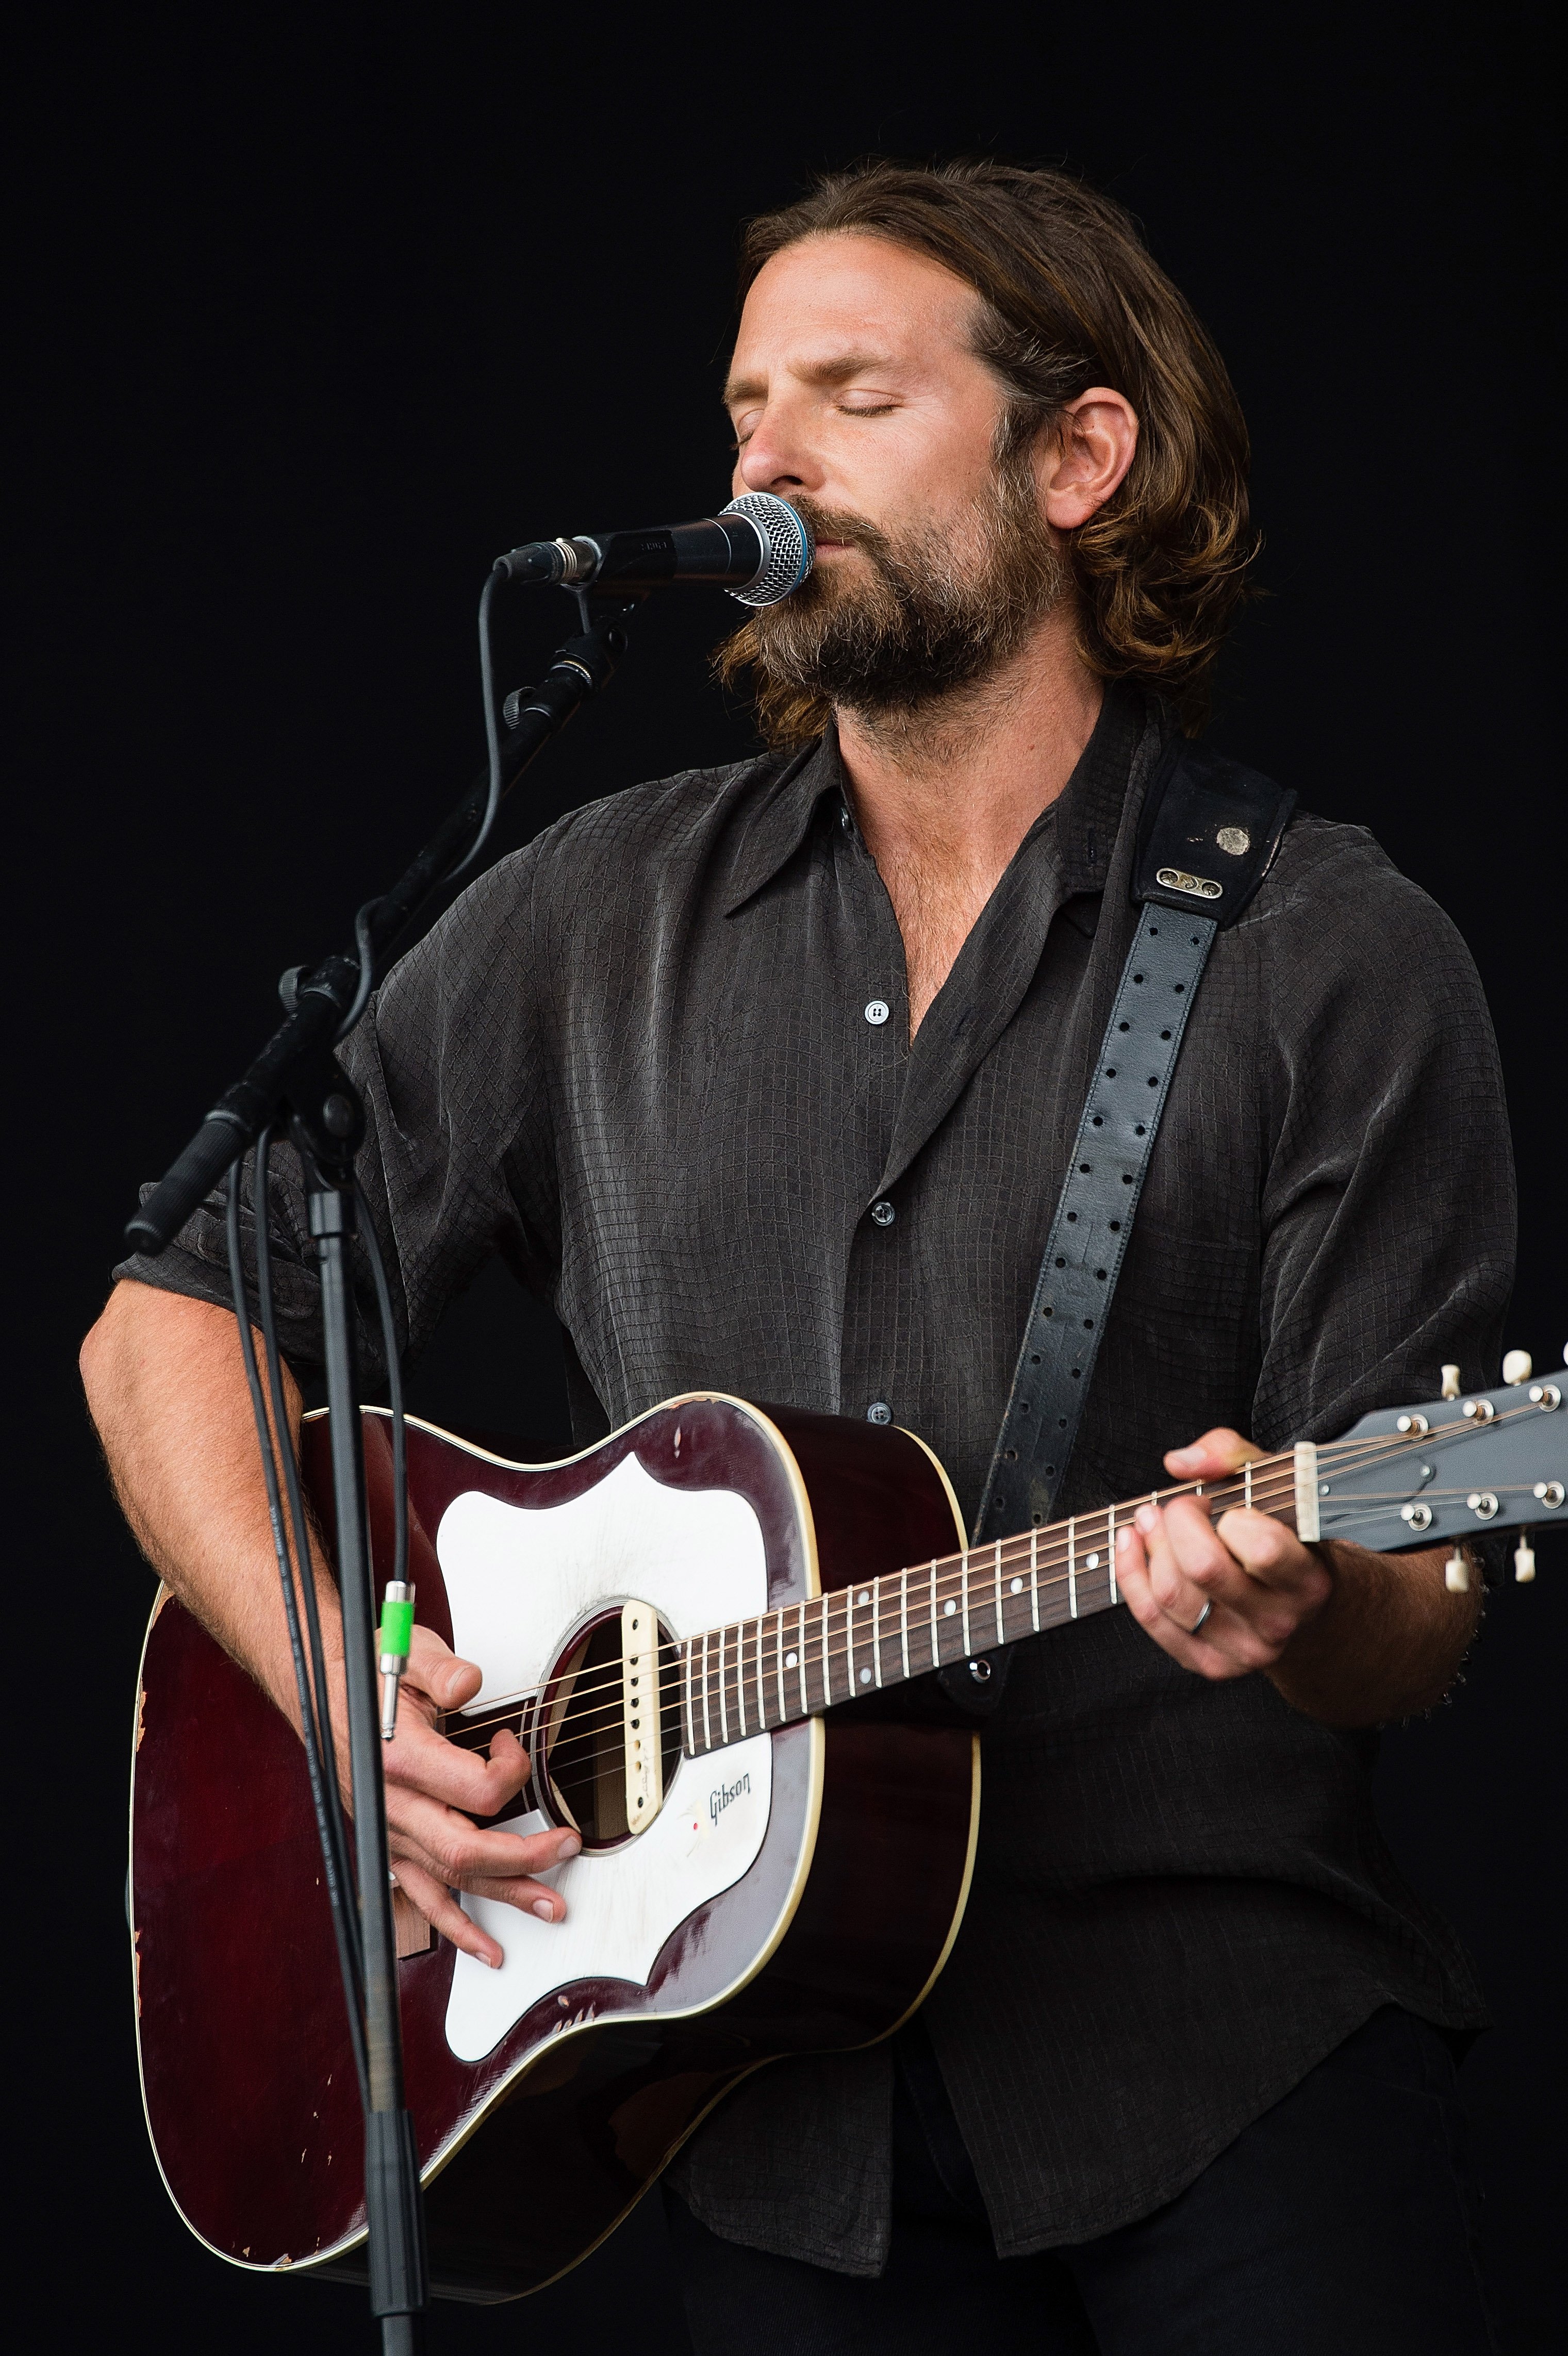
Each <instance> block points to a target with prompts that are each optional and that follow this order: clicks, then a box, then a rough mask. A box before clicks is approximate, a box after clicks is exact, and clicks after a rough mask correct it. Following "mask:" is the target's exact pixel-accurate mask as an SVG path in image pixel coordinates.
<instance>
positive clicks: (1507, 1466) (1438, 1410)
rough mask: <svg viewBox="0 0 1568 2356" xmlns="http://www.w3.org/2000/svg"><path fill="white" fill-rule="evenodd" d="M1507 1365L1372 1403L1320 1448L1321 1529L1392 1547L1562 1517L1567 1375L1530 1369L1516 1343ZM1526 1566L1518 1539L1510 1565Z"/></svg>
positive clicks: (1566, 1503) (1449, 1372)
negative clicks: (1495, 1372) (1487, 1382)
mask: <svg viewBox="0 0 1568 2356" xmlns="http://www.w3.org/2000/svg"><path fill="white" fill-rule="evenodd" d="M1444 1371H1445V1377H1449V1376H1455V1375H1456V1370H1455V1369H1451V1368H1445V1370H1444ZM1504 1371H1505V1373H1506V1374H1509V1375H1511V1376H1516V1377H1518V1379H1515V1380H1513V1381H1510V1382H1505V1383H1504V1384H1502V1385H1501V1386H1499V1388H1498V1389H1496V1390H1483V1391H1466V1392H1460V1391H1459V1388H1458V1384H1457V1381H1456V1379H1452V1380H1450V1379H1445V1384H1444V1388H1445V1393H1447V1394H1448V1396H1445V1398H1438V1399H1427V1400H1424V1401H1423V1403H1422V1404H1421V1405H1420V1406H1419V1407H1407V1408H1378V1409H1376V1410H1375V1411H1374V1412H1373V1413H1372V1414H1371V1415H1364V1416H1363V1417H1362V1418H1361V1419H1360V1423H1358V1424H1355V1425H1353V1426H1352V1428H1351V1429H1350V1430H1349V1431H1348V1432H1346V1434H1345V1435H1344V1438H1343V1439H1342V1440H1335V1441H1333V1442H1332V1443H1331V1444H1330V1445H1329V1446H1328V1447H1324V1448H1320V1449H1319V1450H1318V1451H1317V1521H1318V1528H1319V1532H1320V1534H1321V1536H1322V1537H1325V1538H1349V1539H1353V1540H1354V1541H1355V1543H1356V1544H1357V1545H1359V1546H1364V1547H1372V1548H1374V1549H1375V1550H1376V1551H1377V1552H1378V1553H1380V1554H1393V1553H1397V1552H1398V1551H1400V1549H1401V1548H1409V1547H1430V1546H1436V1545H1440V1544H1441V1543H1442V1542H1443V1541H1445V1540H1446V1539H1452V1540H1454V1541H1455V1542H1456V1545H1457V1544H1458V1543H1459V1542H1461V1541H1463V1540H1464V1539H1466V1538H1476V1537H1484V1536H1485V1535H1486V1533H1487V1532H1488V1530H1506V1529H1522V1528H1529V1527H1531V1526H1542V1527H1545V1526H1550V1525H1551V1524H1552V1523H1554V1522H1562V1523H1563V1525H1564V1526H1568V1404H1565V1401H1568V1376H1564V1375H1563V1374H1562V1373H1561V1372H1559V1373H1557V1374H1554V1375H1550V1376H1544V1377H1542V1378H1541V1379H1540V1380H1532V1379H1531V1366H1530V1361H1529V1359H1528V1358H1527V1357H1526V1356H1525V1355H1524V1353H1523V1352H1522V1351H1510V1352H1509V1356H1508V1358H1507V1359H1506V1360H1505V1361H1504ZM1534 1570H1535V1558H1534V1555H1533V1553H1532V1552H1531V1548H1530V1547H1529V1544H1528V1542H1521V1544H1520V1549H1519V1552H1518V1554H1517V1555H1516V1557H1515V1572H1516V1576H1517V1577H1519V1578H1520V1579H1531V1578H1533V1576H1534ZM1453 1583H1454V1584H1456V1585H1458V1584H1461V1583H1462V1581H1461V1580H1459V1579H1457V1578H1456V1580H1454V1581H1453Z"/></svg>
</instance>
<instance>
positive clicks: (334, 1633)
mask: <svg viewBox="0 0 1568 2356" xmlns="http://www.w3.org/2000/svg"><path fill="white" fill-rule="evenodd" d="M259 1347H260V1344H259V1343H258V1348H259ZM81 1372H82V1380H83V1382H84V1384H85V1386H86V1389H87V1398H88V1405H89V1407H90V1408H91V1412H92V1419H93V1421H94V1423H95V1424H96V1425H97V1427H98V1433H99V1437H100V1439H101V1441H102V1443H103V1452H104V1454H105V1456H106V1457H107V1459H108V1462H109V1470H110V1473H111V1476H112V1480H113V1483H114V1487H115V1491H116V1494H118V1496H119V1499H120V1503H121V1505H122V1507H123V1511H124V1514H125V1517H126V1519H127V1521H128V1522H129V1523H130V1525H131V1527H132V1529H133V1531H134V1532H135V1535H136V1538H137V1541H138V1543H139V1544H140V1546H141V1547H142V1551H143V1553H144V1555H145V1556H146V1558H147V1559H148V1561H149V1562H150V1563H151V1564H152V1565H153V1568H154V1569H155V1570H156V1571H157V1572H158V1573H159V1575H160V1577H161V1578H162V1579H164V1580H165V1581H166V1583H167V1584H168V1586H169V1587H170V1588H171V1589H172V1590H174V1592H175V1593H176V1595H177V1596H178V1597H179V1599H180V1601H181V1602H182V1603H184V1604H186V1605H187V1607H188V1608H189V1610H190V1611H192V1612H195V1614H196V1616H197V1619H199V1620H200V1621H201V1622H203V1624H204V1625H205V1626H206V1627H207V1628H208V1629H209V1630H210V1631H211V1633H212V1634H213V1635H214V1636H215V1637H216V1638H217V1639H218V1642H219V1644H221V1645H222V1646H223V1647H224V1649H225V1651H226V1652H229V1653H231V1654H232V1655H233V1656H234V1658H235V1659H236V1660H237V1661H240V1663H242V1664H243V1665H244V1666H245V1667H246V1668H247V1669H249V1670H250V1672H251V1675H252V1676H254V1677H255V1679H256V1681H257V1683H258V1684H259V1685H260V1686H261V1688H262V1690H263V1692H265V1693H267V1694H268V1695H270V1696H271V1697H272V1700H273V1701H275V1702H276V1703H277V1705H278V1707H279V1708H281V1709H282V1710H283V1712H284V1714H285V1716H286V1717H287V1718H288V1719H290V1720H291V1722H292V1723H293V1725H294V1726H295V1728H296V1729H297V1727H298V1724H299V1706H298V1700H297V1697H296V1689H295V1684H294V1672H293V1656H292V1655H291V1653H290V1649H289V1641H288V1632H287V1629H286V1627H285V1624H284V1621H283V1599H282V1596H281V1594H280V1591H279V1586H278V1574H277V1567H276V1558H275V1556H274V1553H273V1549H272V1524H271V1520H270V1518H269V1515H268V1511H267V1496H266V1489H265V1486H264V1483H263V1481H262V1475H261V1455H260V1451H259V1450H258V1448H257V1445H256V1427H255V1423H254V1420H253V1419H252V1416H251V1395H250V1391H249V1389H248V1387H247V1385H246V1381H245V1371H244V1366H243V1363H242V1361H241V1358H240V1336H239V1333H238V1331H237V1329H236V1325H235V1321H234V1318H233V1316H232V1314H231V1313H230V1312H229V1311H228V1310H226V1309H217V1308H214V1307H213V1306H212V1304H211V1303H210V1302H208V1301H190V1300H187V1299H186V1298H185V1297H184V1296H183V1295H182V1294H179V1293H173V1292H160V1291H157V1290H155V1289H154V1288H153V1287H152V1286H150V1285H145V1284H135V1283H123V1284H118V1285H116V1286H115V1288H114V1290H113V1292H112V1294H111V1295H110V1298H109V1301H108V1304H107V1306H106V1307H105V1309H104V1312H103V1314H102V1316H101V1318H100V1319H99V1321H98V1323H97V1324H96V1325H95V1326H94V1327H93V1329H92V1331H91V1333H90V1334H89V1335H88V1337H87V1340H86V1342H85V1343H84V1344H82V1351H81ZM284 1382H285V1387H286V1389H287V1394H288V1411H289V1423H290V1440H291V1444H292V1443H293V1440H295V1438H296V1437H297V1434H298V1430H299V1414H300V1400H299V1393H298V1390H297V1388H296V1387H295V1386H294V1384H293V1380H292V1379H291V1378H290V1377H289V1376H288V1373H287V1370H286V1369H285V1371H284ZM316 1591H317V1594H318V1595H319V1597H320V1599H321V1612H322V1624H323V1633H324V1636H325V1641H326V1644H327V1648H328V1651H329V1653H336V1652H338V1651H340V1636H339V1622H338V1614H337V1594H336V1589H335V1588H334V1586H333V1584H332V1581H331V1579H330V1578H329V1577H328V1575H327V1573H326V1571H325V1567H324V1566H323V1565H321V1564H320V1563H319V1562H318V1563H317V1564H316Z"/></svg>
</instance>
